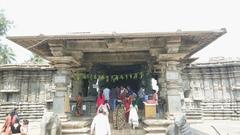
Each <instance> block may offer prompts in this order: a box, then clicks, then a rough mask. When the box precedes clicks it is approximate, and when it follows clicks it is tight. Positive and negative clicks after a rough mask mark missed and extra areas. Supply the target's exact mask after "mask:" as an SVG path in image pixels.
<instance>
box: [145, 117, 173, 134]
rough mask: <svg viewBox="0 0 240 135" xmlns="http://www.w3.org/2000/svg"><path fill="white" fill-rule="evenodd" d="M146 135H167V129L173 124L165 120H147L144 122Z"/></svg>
mask: <svg viewBox="0 0 240 135" xmlns="http://www.w3.org/2000/svg"><path fill="white" fill-rule="evenodd" d="M143 123H144V128H143V129H144V130H145V131H146V132H147V133H146V135H165V134H166V131H167V127H168V126H169V125H170V124H171V123H172V121H171V120H165V119H147V120H144V121H143Z"/></svg>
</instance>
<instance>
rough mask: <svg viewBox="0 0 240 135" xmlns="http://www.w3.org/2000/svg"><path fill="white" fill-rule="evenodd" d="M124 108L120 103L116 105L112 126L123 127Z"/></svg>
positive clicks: (124, 120)
mask: <svg viewBox="0 0 240 135" xmlns="http://www.w3.org/2000/svg"><path fill="white" fill-rule="evenodd" d="M125 123H126V119H125V110H124V106H123V105H122V103H119V104H118V105H117V108H116V109H115V110H114V112H113V127H114V128H116V129H118V130H119V129H123V128H124V127H125Z"/></svg>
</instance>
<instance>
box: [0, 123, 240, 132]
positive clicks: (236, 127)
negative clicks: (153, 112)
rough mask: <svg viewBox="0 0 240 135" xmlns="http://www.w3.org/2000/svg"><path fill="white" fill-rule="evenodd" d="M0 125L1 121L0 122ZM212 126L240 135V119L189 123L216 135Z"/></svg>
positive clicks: (34, 128) (33, 125) (32, 128)
mask: <svg viewBox="0 0 240 135" xmlns="http://www.w3.org/2000/svg"><path fill="white" fill-rule="evenodd" d="M0 126H2V123H0ZM211 126H214V127H215V128H216V129H217V130H218V132H219V133H220V135H240V121H231V120H205V121H204V122H203V123H199V124H191V127H192V128H194V129H197V130H200V131H203V132H205V133H208V134H209V135H218V134H217V133H216V131H214V129H213V128H212V127H211ZM39 133H40V122H30V123H29V135H39Z"/></svg>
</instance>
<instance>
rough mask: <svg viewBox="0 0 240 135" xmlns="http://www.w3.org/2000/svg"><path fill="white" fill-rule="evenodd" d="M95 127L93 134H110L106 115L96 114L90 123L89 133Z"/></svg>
mask: <svg viewBox="0 0 240 135" xmlns="http://www.w3.org/2000/svg"><path fill="white" fill-rule="evenodd" d="M94 129H95V135H111V131H110V125H109V121H108V118H107V116H106V115H104V114H102V113H99V114H97V115H96V116H95V117H94V118H93V121H92V124H91V134H93V131H94Z"/></svg>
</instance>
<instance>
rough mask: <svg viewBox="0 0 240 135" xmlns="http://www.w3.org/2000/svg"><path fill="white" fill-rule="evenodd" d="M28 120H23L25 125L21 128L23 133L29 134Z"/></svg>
mask: <svg viewBox="0 0 240 135" xmlns="http://www.w3.org/2000/svg"><path fill="white" fill-rule="evenodd" d="M28 123H29V121H28V120H23V125H22V126H21V128H20V131H21V135H28Z"/></svg>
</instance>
